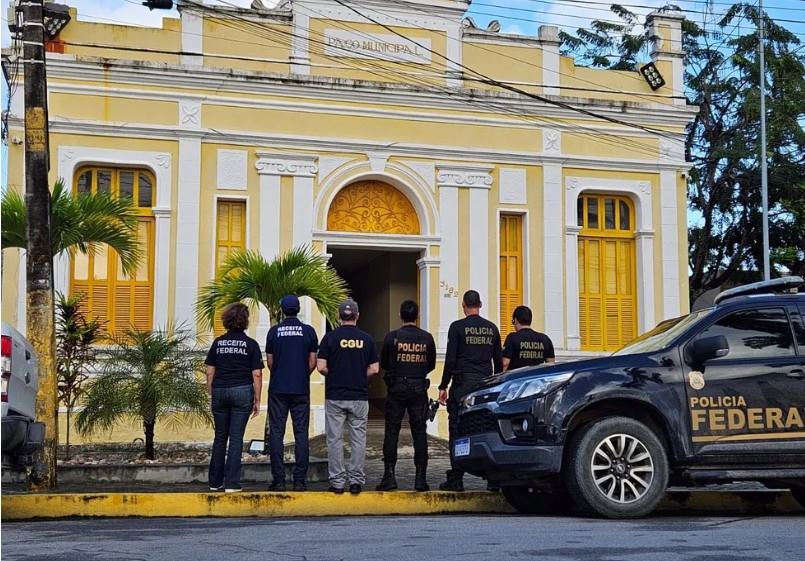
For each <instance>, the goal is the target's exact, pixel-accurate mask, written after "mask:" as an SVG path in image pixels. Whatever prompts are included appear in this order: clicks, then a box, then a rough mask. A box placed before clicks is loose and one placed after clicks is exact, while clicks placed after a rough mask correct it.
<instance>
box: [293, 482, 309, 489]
mask: <svg viewBox="0 0 805 561" xmlns="http://www.w3.org/2000/svg"><path fill="white" fill-rule="evenodd" d="M293 490H294V491H307V484H306V483H305V482H304V481H294V482H293Z"/></svg>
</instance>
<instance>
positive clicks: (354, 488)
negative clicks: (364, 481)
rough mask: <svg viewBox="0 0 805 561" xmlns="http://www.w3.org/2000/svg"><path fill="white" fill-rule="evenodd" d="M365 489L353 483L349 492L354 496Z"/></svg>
mask: <svg viewBox="0 0 805 561" xmlns="http://www.w3.org/2000/svg"><path fill="white" fill-rule="evenodd" d="M362 490H363V489H362V488H361V486H360V485H358V484H357V483H353V484H352V485H350V486H349V492H350V493H351V494H353V495H358V494H360V492H361V491H362Z"/></svg>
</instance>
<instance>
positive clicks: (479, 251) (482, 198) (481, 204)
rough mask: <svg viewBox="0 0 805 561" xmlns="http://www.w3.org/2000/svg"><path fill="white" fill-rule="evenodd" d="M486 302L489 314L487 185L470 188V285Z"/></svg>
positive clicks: (490, 297) (490, 299)
mask: <svg viewBox="0 0 805 561" xmlns="http://www.w3.org/2000/svg"><path fill="white" fill-rule="evenodd" d="M468 288H471V289H473V290H477V291H478V293H479V294H480V295H481V300H482V301H483V302H486V309H487V315H488V314H489V309H490V303H491V302H492V300H493V299H492V295H491V294H489V187H488V186H485V187H482V188H478V189H470V286H469V287H468Z"/></svg>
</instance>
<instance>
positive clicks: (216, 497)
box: [2, 490, 805, 521]
mask: <svg viewBox="0 0 805 561" xmlns="http://www.w3.org/2000/svg"><path fill="white" fill-rule="evenodd" d="M513 512H514V510H513V509H512V508H511V507H510V506H509V504H508V503H507V502H506V500H505V499H504V498H503V496H502V495H501V494H499V493H489V492H487V491H470V492H465V493H452V492H446V491H434V492H428V493H417V492H414V491H395V492H387V493H383V492H375V491H367V492H364V493H361V494H360V495H357V496H352V495H349V494H344V495H334V494H332V493H328V492H315V491H309V492H306V493H271V492H244V493H234V494H225V493H136V492H132V493H64V494H58V493H55V494H27V495H9V496H4V497H3V501H2V520H3V521H11V520H30V519H53V518H68V517H78V518H123V517H130V516H137V517H258V518H270V517H295V516H304V517H314V516H361V515H364V516H366V515H371V516H382V515H392V514H397V515H401V514H408V515H412V514H419V515H428V514H448V513H452V514H457V513H485V514H510V513H513ZM657 513H658V514H663V515H683V514H703V515H719V516H726V515H747V514H750V515H787V514H799V515H802V514H805V511H804V510H803V509H802V507H800V506H799V505H798V504H797V502H796V501H795V500H794V498H793V497H792V496H791V494H790V493H789V492H787V491H773V490H771V491H769V490H756V491H708V490H691V491H679V490H673V491H670V492H669V493H668V495H667V496H666V497H665V499H664V500H663V502H662V503H660V506H659V507H658V509H657Z"/></svg>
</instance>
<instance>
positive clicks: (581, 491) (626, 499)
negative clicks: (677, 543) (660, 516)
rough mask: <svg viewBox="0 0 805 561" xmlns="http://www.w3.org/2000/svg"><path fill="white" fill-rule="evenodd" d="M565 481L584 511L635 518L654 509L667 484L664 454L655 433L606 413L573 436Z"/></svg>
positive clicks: (666, 465) (565, 470)
mask: <svg viewBox="0 0 805 561" xmlns="http://www.w3.org/2000/svg"><path fill="white" fill-rule="evenodd" d="M564 472H565V485H566V486H567V490H568V492H569V493H570V497H571V499H572V500H573V502H574V503H575V504H576V505H577V506H578V507H579V508H580V509H581V510H583V511H586V512H589V513H594V514H597V515H600V516H604V517H606V518H636V517H640V516H645V515H647V514H648V513H650V512H651V511H653V510H654V509H655V508H656V507H657V504H658V503H659V502H660V500H662V498H663V496H664V495H665V489H666V487H667V486H668V458H667V455H666V453H665V448H664V447H663V445H662V442H660V439H659V438H658V437H657V435H656V434H655V433H654V431H652V430H651V429H650V428H648V427H647V426H646V425H644V424H643V423H641V422H639V421H635V420H634V419H629V418H627V417H605V418H603V419H601V420H598V421H594V422H591V423H589V424H587V425H585V426H584V427H582V428H581V429H580V430H579V431H578V432H577V433H576V434H575V435H574V436H573V437H572V439H571V442H570V446H569V449H568V454H567V456H566V460H565V466H564Z"/></svg>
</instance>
